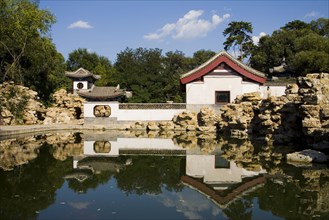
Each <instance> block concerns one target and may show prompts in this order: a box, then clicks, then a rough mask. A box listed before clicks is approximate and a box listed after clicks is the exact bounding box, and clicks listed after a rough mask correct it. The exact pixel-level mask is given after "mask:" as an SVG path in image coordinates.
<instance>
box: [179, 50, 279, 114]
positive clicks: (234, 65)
mask: <svg viewBox="0 0 329 220" xmlns="http://www.w3.org/2000/svg"><path fill="white" fill-rule="evenodd" d="M180 82H181V83H182V84H183V85H185V89H186V104H187V105H188V108H191V106H195V108H196V109H197V108H199V107H200V106H204V105H209V106H216V105H223V104H227V103H230V102H233V101H234V99H235V98H236V97H237V96H238V95H241V94H243V93H248V92H260V94H261V96H262V97H263V98H266V97H265V96H266V92H267V91H268V90H269V89H272V88H270V87H268V86H264V84H265V82H266V76H265V74H264V73H262V72H259V71H257V70H255V69H253V68H251V67H249V66H247V65H245V64H244V63H242V62H241V61H239V60H237V59H236V58H234V57H233V56H232V55H230V54H229V53H228V52H226V51H221V52H219V53H218V54H216V55H215V56H214V57H212V58H211V59H210V60H208V61H207V62H205V63H203V64H202V65H200V66H199V67H197V68H195V69H193V70H191V71H189V72H187V73H185V74H184V75H182V76H181V79H180ZM283 94H284V89H281V90H280V91H279V92H278V94H276V95H277V96H280V95H283Z"/></svg>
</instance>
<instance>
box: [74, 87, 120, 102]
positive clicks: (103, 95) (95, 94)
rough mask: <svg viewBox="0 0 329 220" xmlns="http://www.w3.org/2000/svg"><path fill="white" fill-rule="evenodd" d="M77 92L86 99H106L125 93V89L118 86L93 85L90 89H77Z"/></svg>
mask: <svg viewBox="0 0 329 220" xmlns="http://www.w3.org/2000/svg"><path fill="white" fill-rule="evenodd" d="M78 94H79V95H80V96H82V97H84V98H87V99H96V100H108V99H114V98H118V97H120V96H123V95H125V91H124V90H123V89H119V88H118V87H99V86H93V87H92V88H91V89H90V90H87V91H78Z"/></svg>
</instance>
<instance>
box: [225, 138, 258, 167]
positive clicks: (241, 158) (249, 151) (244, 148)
mask: <svg viewBox="0 0 329 220" xmlns="http://www.w3.org/2000/svg"><path fill="white" fill-rule="evenodd" d="M220 144H221V146H222V148H221V149H222V152H223V154H222V156H223V157H224V158H226V159H228V160H234V161H236V162H237V163H252V162H253V161H256V160H257V159H258V158H257V155H254V146H253V145H252V143H251V142H250V141H249V140H244V141H238V142H231V143H230V142H229V141H227V140H224V139H221V141H220Z"/></svg>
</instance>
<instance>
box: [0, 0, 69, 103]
mask: <svg viewBox="0 0 329 220" xmlns="http://www.w3.org/2000/svg"><path fill="white" fill-rule="evenodd" d="M54 22H55V17H54V16H53V15H52V14H51V13H50V12H49V11H47V10H41V9H39V8H38V5H37V4H36V3H35V2H31V1H28V0H0V60H1V62H0V81H14V82H15V83H17V84H22V85H25V86H28V87H31V88H32V89H35V90H36V91H37V92H38V93H39V96H40V97H41V98H42V99H43V100H44V101H46V100H47V99H48V98H49V95H50V94H51V93H52V92H53V91H54V90H55V89H56V88H59V87H63V86H65V83H66V81H65V78H63V72H64V58H63V57H62V55H61V54H59V53H58V52H57V50H56V48H55V46H54V44H53V43H52V42H51V39H50V38H49V37H48V33H49V31H50V27H51V25H52V24H53V23H54Z"/></svg>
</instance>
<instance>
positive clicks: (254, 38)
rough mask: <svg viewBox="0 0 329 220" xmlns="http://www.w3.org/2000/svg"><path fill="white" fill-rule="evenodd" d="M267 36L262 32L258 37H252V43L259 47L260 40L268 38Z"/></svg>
mask: <svg viewBox="0 0 329 220" xmlns="http://www.w3.org/2000/svg"><path fill="white" fill-rule="evenodd" d="M266 35H267V34H266V33H265V32H260V33H259V35H258V36H252V42H253V43H254V44H255V45H257V44H258V42H259V39H260V38H261V37H263V36H266Z"/></svg>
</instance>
